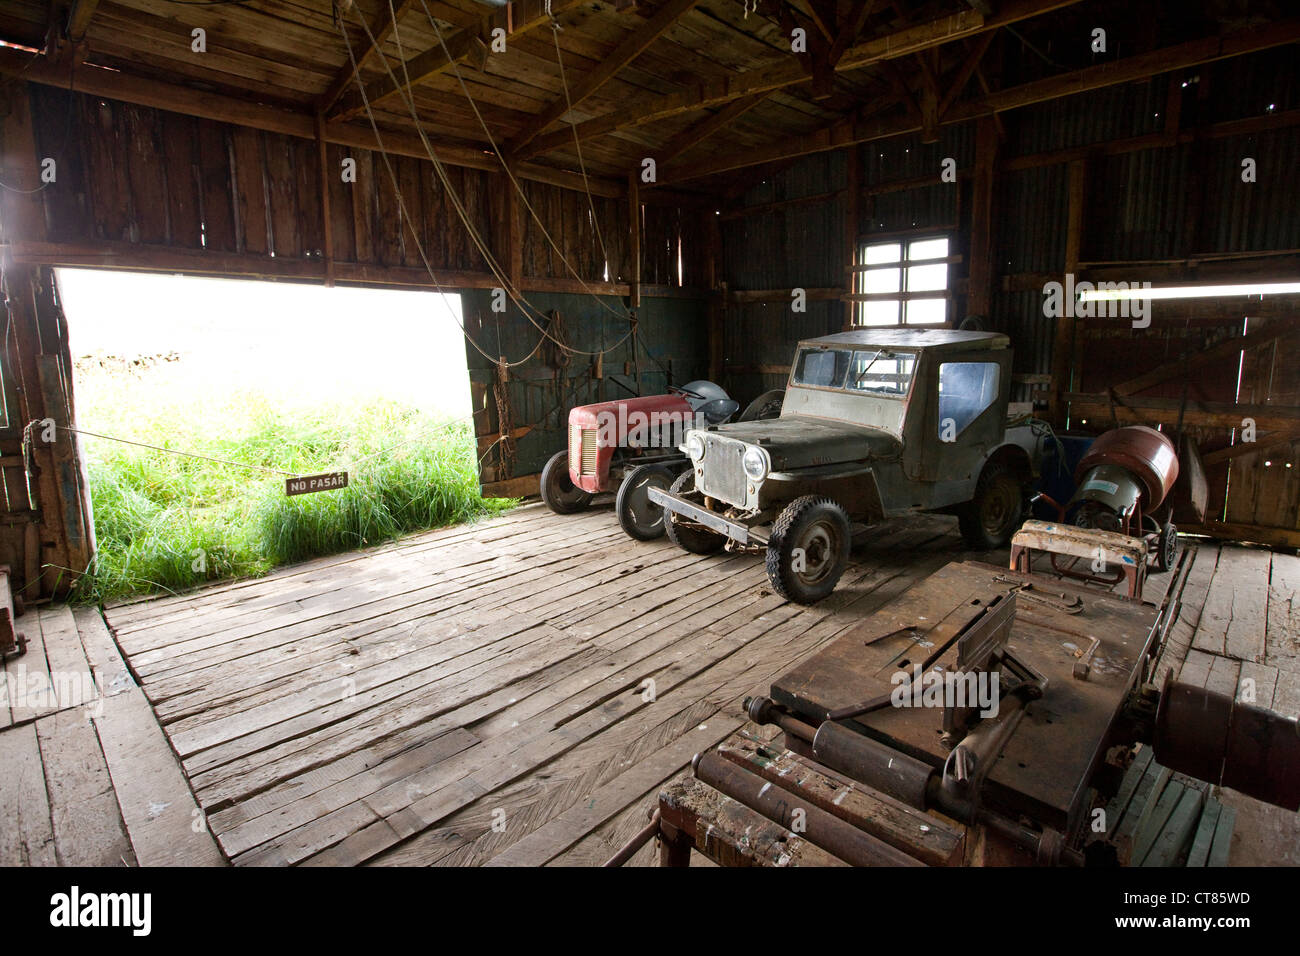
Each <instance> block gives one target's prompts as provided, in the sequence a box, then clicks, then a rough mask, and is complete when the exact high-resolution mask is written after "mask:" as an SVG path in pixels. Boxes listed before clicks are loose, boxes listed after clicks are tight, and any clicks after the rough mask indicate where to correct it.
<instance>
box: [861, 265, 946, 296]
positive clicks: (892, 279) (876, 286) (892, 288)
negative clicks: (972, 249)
mask: <svg viewBox="0 0 1300 956" xmlns="http://www.w3.org/2000/svg"><path fill="white" fill-rule="evenodd" d="M939 268H940V269H942V268H943V266H940V267H939ZM902 271H903V270H902V269H872V270H871V271H870V272H864V273H862V291H863V292H897V291H899V285H898V277H899V274H900V273H901V272H902ZM941 288H942V287H941Z"/></svg>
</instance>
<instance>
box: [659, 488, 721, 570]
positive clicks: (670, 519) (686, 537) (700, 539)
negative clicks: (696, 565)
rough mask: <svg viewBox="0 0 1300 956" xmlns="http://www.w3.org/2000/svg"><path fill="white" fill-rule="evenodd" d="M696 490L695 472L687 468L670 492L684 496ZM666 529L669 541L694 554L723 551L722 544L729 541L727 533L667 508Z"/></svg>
mask: <svg viewBox="0 0 1300 956" xmlns="http://www.w3.org/2000/svg"><path fill="white" fill-rule="evenodd" d="M694 490H695V472H693V471H692V470H691V469H689V468H687V469H686V470H685V471H684V472H682V473H681V474H680V475H678V476H677V480H676V481H674V482H673V486H672V487H671V488H669V489H668V493H669V494H671V495H673V496H675V497H678V498H682V497H685V496H686V495H688V494H690V493H691V492H693V491H694ZM664 531H666V532H668V540H669V541H671V542H672V543H673V544H675V545H677V547H679V548H681V549H682V550H683V551H689V552H691V553H692V554H714V553H716V552H718V551H721V550H722V546H723V545H725V544H726V543H727V538H726V535H721V534H718V532H716V531H710V530H709V529H708V528H702V527H700V525H699V524H697V523H696V522H694V521H691V520H690V519H689V518H684V517H682V516H681V515H679V514H677V513H676V512H674V511H670V510H669V509H667V508H665V509H664Z"/></svg>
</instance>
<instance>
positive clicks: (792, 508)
mask: <svg viewBox="0 0 1300 956" xmlns="http://www.w3.org/2000/svg"><path fill="white" fill-rule="evenodd" d="M850 542H851V532H850V529H849V516H848V514H847V512H845V510H844V509H843V508H842V507H841V506H840V505H839V504H838V503H836V502H835V501H832V500H831V499H830V498H819V497H817V496H815V495H805V496H804V497H802V498H796V499H795V500H794V501H792V502H790V504H788V505H786V507H785V510H783V511H782V512H781V514H780V515H779V516H778V517H777V519H776V524H774V525H773V526H772V537H771V538H770V539H769V541H768V544H767V576H768V579H769V580H770V581H771V582H772V587H773V589H775V591H776V593H777V594H779V595H781V597H783V598H786V599H787V600H790V601H794V602H796V603H798V604H815V603H816V602H817V601H820V600H821V599H822V598H824V597H826V595H828V594H830V593H831V591H833V590H835V585H836V584H838V583H839V580H840V576H841V575H842V574H844V569H845V568H846V567H847V566H848V563H849V544H850Z"/></svg>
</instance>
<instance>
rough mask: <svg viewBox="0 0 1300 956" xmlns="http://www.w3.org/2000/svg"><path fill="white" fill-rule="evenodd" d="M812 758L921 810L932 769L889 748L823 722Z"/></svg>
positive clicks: (818, 731)
mask: <svg viewBox="0 0 1300 956" xmlns="http://www.w3.org/2000/svg"><path fill="white" fill-rule="evenodd" d="M812 749H813V755H814V756H816V758H817V759H818V760H820V761H821V762H822V763H824V764H826V766H828V767H830V768H831V769H832V770H838V771H839V772H840V773H845V774H848V775H849V776H850V777H852V778H853V779H855V780H860V781H862V782H863V783H865V784H867V785H868V786H870V787H874V788H875V789H877V790H879V791H881V792H882V793H887V794H889V795H890V796H891V797H894V798H895V799H897V800H902V801H903V802H904V803H906V804H907V805H908V806H910V807H916V808H917V809H918V810H924V809H925V808H926V806H927V797H926V791H927V789H928V788H929V785H930V778H931V777H933V776H934V774H935V769H934V768H933V767H931V766H930V765H929V764H928V763H924V762H922V761H920V760H917V759H916V758H915V757H909V756H907V755H906V754H904V753H901V752H900V751H898V750H895V749H894V748H893V747H888V746H886V745H885V744H882V743H880V742H879V741H876V740H872V739H871V738H870V737H864V736H862V735H861V734H856V733H854V732H853V731H851V730H847V729H846V728H844V727H842V726H841V725H840V724H835V723H831V722H830V721H826V722H825V723H823V724H822V725H821V726H820V727H818V728H817V733H816V735H815V736H814V737H813V742H812Z"/></svg>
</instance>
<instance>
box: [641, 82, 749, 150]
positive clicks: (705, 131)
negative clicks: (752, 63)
mask: <svg viewBox="0 0 1300 956" xmlns="http://www.w3.org/2000/svg"><path fill="white" fill-rule="evenodd" d="M770 95H771V94H770V93H755V94H754V95H753V96H746V97H745V98H744V99H739V100H732V101H731V102H730V103H728V104H727V105H726V106H725V107H723V108H722V109H720V110H718V112H716V113H714V114H713V115H712V116H708V117H705V118H704V119H702V120H700V121H699V122H698V123H693V124H691V125H690V126H688V127H687V128H686V129H684V130H682V131H681V132H680V133H678V134H677V135H676V136H674V137H673V138H672V139H670V140H669V141H668V142H667V143H666V144H665V145H664V146H663V148H661V149H658V150H655V157H656V158H657V160H658V162H660V163H668V162H671V161H672V160H674V159H676V158H677V157H678V156H680V155H681V154H682V153H684V152H686V151H687V150H688V149H690V148H691V147H692V146H695V145H697V144H699V143H702V142H703V141H704V140H706V139H708V138H709V137H710V136H712V135H713V134H714V133H716V132H718V130H720V129H723V128H724V127H726V126H730V125H731V124H732V123H734V122H735V121H736V120H737V119H739V118H740V117H741V116H743V115H744V114H745V113H748V112H749V111H750V110H751V109H753V108H754V107H755V106H757V105H758V104H759V103H761V102H763V100H765V99H767V98H768V97H769V96H770Z"/></svg>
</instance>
